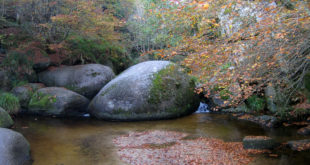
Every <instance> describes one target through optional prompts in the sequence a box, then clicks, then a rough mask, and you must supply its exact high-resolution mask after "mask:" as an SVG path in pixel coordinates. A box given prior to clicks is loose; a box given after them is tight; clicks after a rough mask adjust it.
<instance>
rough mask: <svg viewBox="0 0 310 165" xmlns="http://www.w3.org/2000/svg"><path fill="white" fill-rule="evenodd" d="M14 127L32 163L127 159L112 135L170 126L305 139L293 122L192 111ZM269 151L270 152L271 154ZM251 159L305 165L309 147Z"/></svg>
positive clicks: (94, 164)
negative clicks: (272, 125)
mask: <svg viewBox="0 0 310 165" xmlns="http://www.w3.org/2000/svg"><path fill="white" fill-rule="evenodd" d="M15 121H16V123H15V126H14V129H15V130H16V131H18V132H20V133H22V134H23V135H24V136H25V137H26V139H27V140H28V141H29V142H30V145H31V154H32V158H33V164H34V165H102V164H111V165H114V164H115V165H118V164H125V163H124V162H123V161H122V160H121V159H120V156H119V155H118V153H117V147H116V146H115V144H114V143H113V139H115V138H117V137H119V136H124V135H127V134H129V133H130V132H143V131H158V130H159V131H174V132H180V133H186V134H188V135H189V137H191V138H193V139H194V138H201V137H202V138H215V139H221V140H223V141H225V142H241V141H242V139H243V138H244V137H245V136H248V135H266V136H270V137H272V138H274V139H275V140H276V141H277V142H279V143H283V142H286V141H288V140H298V139H304V138H305V137H303V136H300V135H298V134H297V133H296V129H297V128H294V127H285V128H284V127H283V128H277V129H264V128H262V127H260V126H259V125H256V124H253V123H250V122H247V121H239V120H235V119H233V118H231V117H230V116H229V115H227V114H212V113H194V114H192V115H190V116H186V117H183V118H179V119H173V120H160V121H143V122H141V121H140V122H108V121H101V120H96V119H93V118H76V119H57V118H47V117H33V116H24V117H18V118H16V119H15ZM270 155H273V156H270ZM253 157H254V158H255V159H254V161H252V162H251V163H250V164H264V165H269V164H270V165H274V164H279V165H280V164H281V165H283V164H294V165H297V164H298V165H299V164H308V162H310V152H293V151H290V150H281V151H278V150H277V151H272V153H268V154H259V155H253Z"/></svg>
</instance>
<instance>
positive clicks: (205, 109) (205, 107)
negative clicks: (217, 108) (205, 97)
mask: <svg viewBox="0 0 310 165" xmlns="http://www.w3.org/2000/svg"><path fill="white" fill-rule="evenodd" d="M208 112H210V110H209V109H208V104H205V103H200V105H199V108H198V109H197V111H196V112H195V113H208Z"/></svg>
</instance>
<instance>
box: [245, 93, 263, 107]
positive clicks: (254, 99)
mask: <svg viewBox="0 0 310 165" xmlns="http://www.w3.org/2000/svg"><path fill="white" fill-rule="evenodd" d="M247 105H248V107H249V108H250V110H254V111H261V110H264V109H265V106H266V101H265V99H264V98H260V97H258V96H257V95H253V96H251V97H249V98H248V99H247Z"/></svg>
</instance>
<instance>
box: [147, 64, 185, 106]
mask: <svg viewBox="0 0 310 165" xmlns="http://www.w3.org/2000/svg"><path fill="white" fill-rule="evenodd" d="M177 79H179V78H177V73H176V66H174V65H169V66H167V67H166V68H165V69H162V70H160V71H159V72H157V73H155V74H154V79H153V82H152V84H153V85H152V88H151V90H150V93H151V95H150V98H149V100H148V102H149V103H152V104H159V103H161V102H162V101H163V100H166V99H169V97H170V96H171V92H172V89H173V87H172V86H171V85H173V84H174V85H175V87H176V88H180V85H181V84H180V82H178V81H177Z"/></svg>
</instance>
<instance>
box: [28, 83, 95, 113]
mask: <svg viewBox="0 0 310 165" xmlns="http://www.w3.org/2000/svg"><path fill="white" fill-rule="evenodd" d="M88 104H89V100H88V99H87V98H86V97H84V96H82V95H80V94H78V93H75V92H72V91H70V90H68V89H65V88H60V87H47V88H41V89H39V90H37V91H36V92H35V93H34V94H33V96H32V97H31V100H30V102H29V105H28V111H27V112H28V113H31V114H38V115H43V116H80V115H83V114H85V113H86V112H87V106H88Z"/></svg>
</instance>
